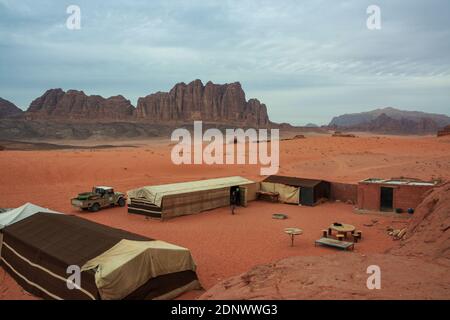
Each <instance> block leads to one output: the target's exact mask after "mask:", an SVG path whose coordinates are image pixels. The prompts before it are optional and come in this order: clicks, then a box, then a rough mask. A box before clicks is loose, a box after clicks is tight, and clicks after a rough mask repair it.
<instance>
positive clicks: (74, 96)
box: [26, 89, 134, 122]
mask: <svg viewBox="0 0 450 320" xmlns="http://www.w3.org/2000/svg"><path fill="white" fill-rule="evenodd" d="M133 112H134V107H133V106H132V105H131V103H130V101H129V100H127V99H125V98H124V97H123V96H120V95H119V96H114V97H110V98H107V99H105V98H103V97H101V96H98V95H92V96H88V95H86V94H85V93H84V92H83V91H77V90H69V91H67V92H65V91H63V90H62V89H50V90H47V91H46V92H45V93H44V94H43V95H42V96H41V97H39V98H37V99H35V100H33V102H31V104H30V107H29V108H28V110H27V112H26V117H27V118H29V119H41V120H42V119H62V120H95V121H100V122H103V121H108V120H109V121H110V120H127V119H130V118H131V117H132V116H133Z"/></svg>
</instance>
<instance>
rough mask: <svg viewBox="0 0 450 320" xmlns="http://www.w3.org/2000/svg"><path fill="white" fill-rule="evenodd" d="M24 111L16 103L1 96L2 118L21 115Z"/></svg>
mask: <svg viewBox="0 0 450 320" xmlns="http://www.w3.org/2000/svg"><path fill="white" fill-rule="evenodd" d="M22 112H23V111H22V110H21V109H19V108H18V107H17V106H16V105H15V104H14V103H12V102H10V101H8V100H5V99H2V98H0V119H1V118H7V117H11V116H16V115H20V114H21V113H22Z"/></svg>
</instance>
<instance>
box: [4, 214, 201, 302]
mask: <svg viewBox="0 0 450 320" xmlns="http://www.w3.org/2000/svg"><path fill="white" fill-rule="evenodd" d="M1 233H2V234H3V248H2V250H1V255H0V257H1V264H2V266H3V267H4V268H5V270H7V271H8V272H9V273H10V274H11V276H12V277H13V278H14V279H15V280H16V281H17V282H18V283H19V284H20V285H21V286H22V287H23V288H24V289H25V290H27V291H29V292H30V293H32V294H34V295H36V296H39V297H43V298H46V299H80V300H81V299H104V300H109V299H171V298H174V297H176V296H177V295H179V294H181V293H183V292H185V291H188V290H193V289H198V288H199V287H200V284H199V282H198V278H197V275H196V272H195V271H196V266H195V263H194V261H193V258H192V256H191V253H190V251H189V250H188V249H186V248H183V247H179V246H176V245H173V244H169V243H166V242H164V241H159V240H153V239H150V238H147V237H144V236H140V235H137V234H133V233H130V232H127V231H124V230H120V229H115V228H111V227H108V226H104V225H101V224H98V223H95V222H91V221H89V220H86V219H82V218H79V217H76V216H70V215H65V214H54V213H52V212H38V213H35V214H33V215H30V216H29V217H27V218H25V219H22V220H20V221H18V222H15V223H13V224H10V225H8V226H6V227H4V228H3V229H2V230H1ZM69 267H71V268H73V267H75V268H79V270H80V271H81V273H80V285H79V287H76V288H75V289H69V287H68V285H67V279H68V277H69V276H70V275H71V274H72V273H71V272H73V270H72V269H70V268H69ZM68 268H69V269H68ZM69 270H72V271H69ZM68 271H69V273H68Z"/></svg>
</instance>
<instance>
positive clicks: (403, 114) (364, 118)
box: [329, 107, 450, 127]
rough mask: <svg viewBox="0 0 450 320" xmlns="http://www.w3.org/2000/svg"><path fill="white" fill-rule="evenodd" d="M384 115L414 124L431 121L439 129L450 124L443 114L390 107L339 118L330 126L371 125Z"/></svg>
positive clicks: (448, 118) (449, 120)
mask: <svg viewBox="0 0 450 320" xmlns="http://www.w3.org/2000/svg"><path fill="white" fill-rule="evenodd" d="M382 114H384V115H386V116H388V117H389V118H392V119H394V120H402V119H406V120H411V121H414V122H420V121H421V120H422V119H431V120H433V121H434V122H435V123H436V124H437V126H438V127H444V126H446V125H448V124H450V117H448V116H446V115H443V114H436V113H426V112H420V111H405V110H399V109H395V108H391V107H388V108H381V109H375V110H372V111H368V112H361V113H351V114H344V115H341V116H337V117H334V118H333V119H332V120H331V122H330V124H329V126H337V127H353V126H358V125H361V124H364V123H369V122H371V121H372V120H375V119H376V118H378V117H379V116H381V115H382Z"/></svg>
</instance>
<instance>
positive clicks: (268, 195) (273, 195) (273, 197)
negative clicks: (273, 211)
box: [256, 191, 280, 202]
mask: <svg viewBox="0 0 450 320" xmlns="http://www.w3.org/2000/svg"><path fill="white" fill-rule="evenodd" d="M256 195H257V196H258V199H264V198H265V199H268V200H269V201H271V202H278V198H279V197H280V194H279V193H278V192H268V191H256Z"/></svg>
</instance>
